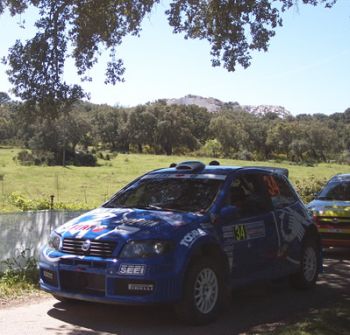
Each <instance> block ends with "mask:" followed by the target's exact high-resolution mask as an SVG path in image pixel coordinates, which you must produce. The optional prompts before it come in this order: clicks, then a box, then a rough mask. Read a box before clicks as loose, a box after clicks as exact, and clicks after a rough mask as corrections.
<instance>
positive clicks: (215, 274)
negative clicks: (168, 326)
mask: <svg viewBox="0 0 350 335" xmlns="http://www.w3.org/2000/svg"><path fill="white" fill-rule="evenodd" d="M184 280H185V282H184V285H183V287H184V291H183V298H182V300H181V301H180V302H179V303H177V304H176V305H175V312H176V314H177V316H178V318H179V319H180V320H182V321H183V322H185V323H187V324H191V325H203V324H207V323H209V322H211V321H214V320H215V319H216V318H217V316H218V313H219V312H220V310H221V309H222V307H223V305H224V302H225V292H227V291H226V290H225V281H224V270H223V267H222V266H220V265H219V264H218V262H215V261H214V260H213V259H211V258H197V259H195V260H194V261H192V262H191V264H190V266H189V269H188V271H187V273H186V276H185V279H184Z"/></svg>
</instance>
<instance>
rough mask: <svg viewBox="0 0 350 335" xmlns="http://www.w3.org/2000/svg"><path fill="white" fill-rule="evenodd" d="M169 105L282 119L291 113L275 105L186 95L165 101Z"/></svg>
mask: <svg viewBox="0 0 350 335" xmlns="http://www.w3.org/2000/svg"><path fill="white" fill-rule="evenodd" d="M165 100H166V102H167V104H168V105H175V104H176V105H197V106H199V107H204V108H206V109H207V110H208V111H209V112H211V113H215V112H218V111H219V110H220V109H221V108H222V107H240V108H242V109H243V110H245V111H247V112H249V113H253V114H255V115H265V114H267V113H275V114H278V115H279V116H280V117H281V118H285V117H287V116H289V115H291V113H290V112H289V111H288V110H287V109H285V108H284V107H282V106H273V105H259V106H251V105H240V104H239V103H238V102H223V101H221V100H219V99H215V98H204V97H201V96H198V95H192V94H189V95H186V96H184V97H182V98H179V99H165Z"/></svg>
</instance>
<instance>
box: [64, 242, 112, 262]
mask: <svg viewBox="0 0 350 335" xmlns="http://www.w3.org/2000/svg"><path fill="white" fill-rule="evenodd" d="M85 241H86V240H83V239H73V238H65V239H64V240H63V244H62V249H61V251H62V252H64V253H68V254H73V255H84V256H87V255H88V256H98V257H102V258H108V257H111V256H112V254H113V251H114V249H115V248H116V246H117V243H115V242H110V241H108V242H106V241H103V242H102V241H96V240H90V248H89V250H87V251H84V250H83V249H82V247H83V243H84V242H85Z"/></svg>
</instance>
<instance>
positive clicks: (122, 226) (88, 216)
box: [56, 207, 204, 239]
mask: <svg viewBox="0 0 350 335" xmlns="http://www.w3.org/2000/svg"><path fill="white" fill-rule="evenodd" d="M203 217H204V215H203V214H199V213H179V212H170V211H155V210H143V209H135V208H132V209H130V208H103V207H101V208H97V209H95V210H92V211H90V212H87V213H85V214H83V215H81V216H79V217H77V218H75V219H73V220H70V221H68V222H67V223H66V224H64V225H62V226H60V227H59V228H57V229H56V232H57V233H59V234H60V235H62V236H63V237H65V238H83V239H101V238H104V239H114V238H116V237H123V238H125V239H128V237H129V236H130V235H137V237H138V238H142V237H144V238H150V237H151V238H155V237H157V238H159V237H166V235H168V234H170V233H171V231H172V230H173V229H175V228H177V227H179V226H182V225H186V224H190V223H193V222H195V221H198V220H199V221H201V218H202V219H203ZM151 232H152V235H151V236H150V233H151Z"/></svg>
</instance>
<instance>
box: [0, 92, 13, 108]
mask: <svg viewBox="0 0 350 335" xmlns="http://www.w3.org/2000/svg"><path fill="white" fill-rule="evenodd" d="M10 102H11V98H10V96H9V95H8V94H7V93H5V92H0V106H1V105H6V104H9V103H10Z"/></svg>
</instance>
